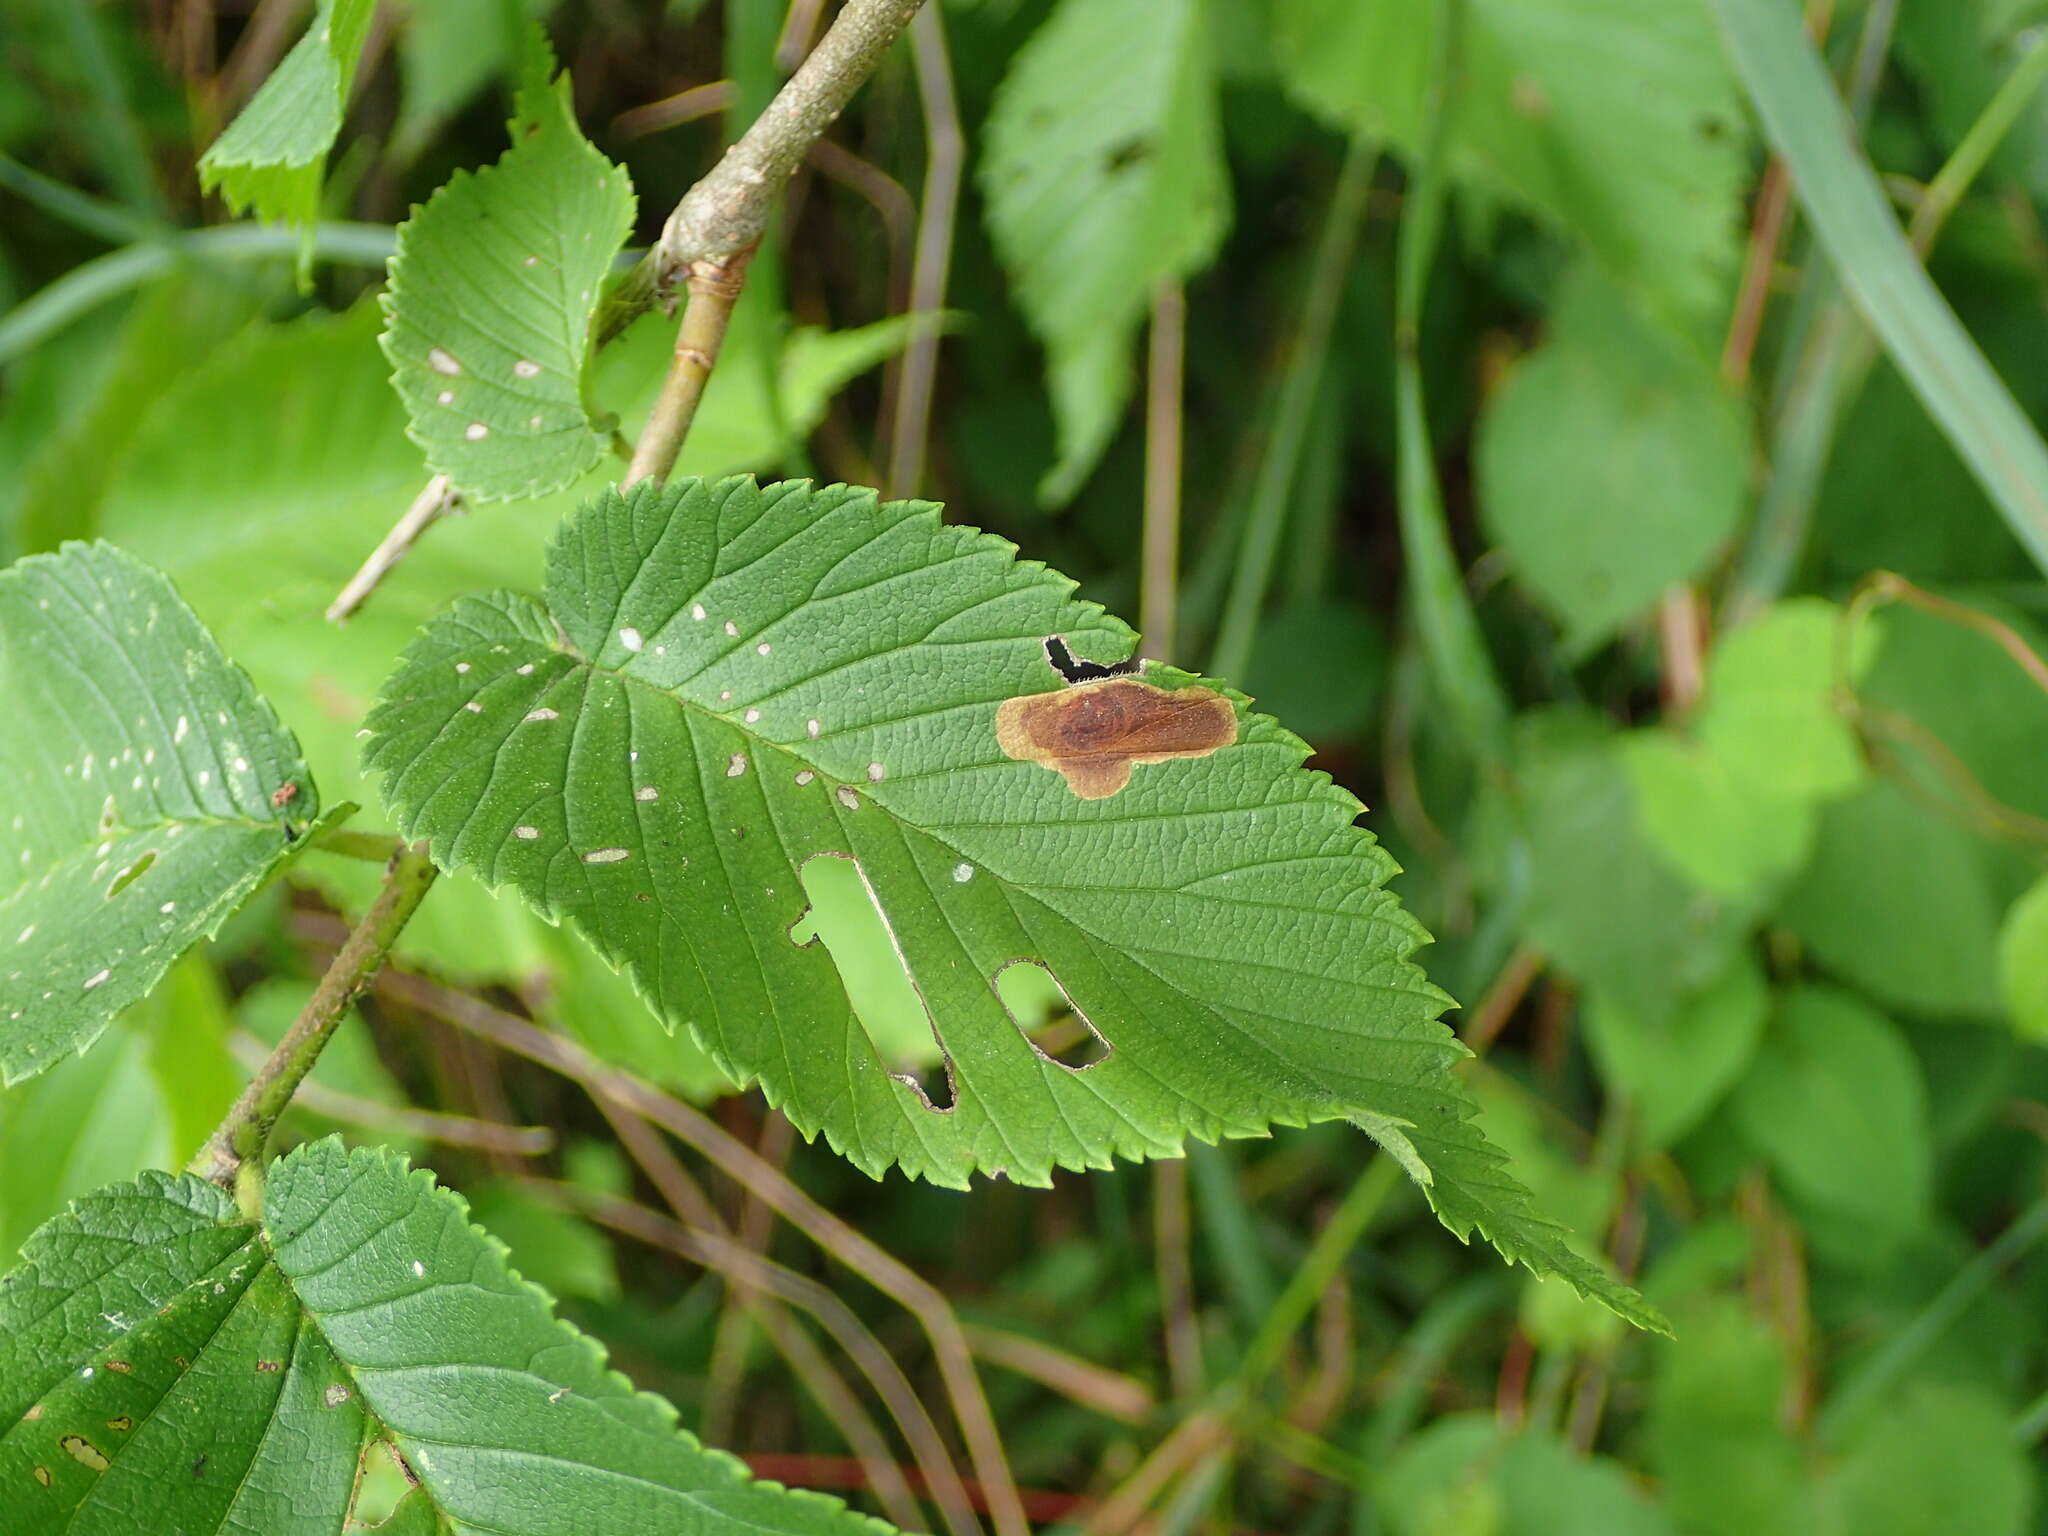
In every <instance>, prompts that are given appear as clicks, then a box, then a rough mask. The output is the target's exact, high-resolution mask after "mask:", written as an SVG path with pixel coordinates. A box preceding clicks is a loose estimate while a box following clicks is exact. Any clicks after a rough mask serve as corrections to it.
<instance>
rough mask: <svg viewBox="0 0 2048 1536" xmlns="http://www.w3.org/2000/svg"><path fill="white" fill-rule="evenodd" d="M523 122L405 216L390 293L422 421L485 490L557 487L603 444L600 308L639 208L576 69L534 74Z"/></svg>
mask: <svg viewBox="0 0 2048 1536" xmlns="http://www.w3.org/2000/svg"><path fill="white" fill-rule="evenodd" d="M512 133H513V140H514V143H513V147H512V148H511V149H510V150H509V151H507V152H506V154H505V156H504V157H503V158H502V159H501V160H499V161H498V163H497V164H496V165H493V166H487V167H485V168H484V169H483V170H480V171H476V172H474V173H460V172H459V173H457V174H456V175H455V176H453V177H452V178H450V179H449V181H448V182H447V184H446V185H445V186H443V187H442V188H441V189H440V190H439V191H437V192H436V193H435V194H434V195H433V196H432V197H431V198H429V199H428V200H427V202H426V204H425V206H424V207H422V208H420V209H419V210H417V211H416V212H415V213H414V214H413V216H412V217H411V218H410V219H408V220H407V221H406V222H405V223H404V224H403V225H401V226H400V227H399V231H398V254H397V255H396V256H395V257H393V259H392V263H391V283H390V287H389V289H388V290H387V291H386V293H385V294H384V297H383V304H384V309H385V312H386V314H388V315H389V317H390V324H389V325H388V327H387V328H386V330H385V332H384V351H385V355H386V356H388V357H389V358H390V359H391V363H392V367H393V373H392V384H393V385H394V386H395V387H396V388H397V390H398V393H399V395H400V396H401V397H402V398H403V399H404V401H405V406H406V412H407V414H408V416H409V417H410V426H409V428H408V431H409V434H410V436H411V437H412V439H413V441H414V442H416V443H418V444H419V446H420V447H421V448H422V449H423V450H425V452H426V456H427V463H428V464H429V465H431V466H432V467H433V469H434V470H435V471H436V472H437V473H439V474H444V475H446V476H448V477H449V479H450V480H452V481H453V482H454V483H455V485H456V487H457V488H458V489H460V490H462V491H464V492H466V493H468V494H469V495H471V496H473V497H475V498H477V499H479V500H485V501H490V500H497V499H501V498H506V497H517V496H538V495H543V494H545V493H546V492H548V491H552V490H558V489H560V488H561V487H562V486H565V485H567V484H569V483H570V482H571V481H572V480H574V479H575V478H576V477H577V476H578V475H580V474H582V473H583V472H584V471H585V470H587V469H589V468H590V466H591V465H593V464H595V463H596V462H597V459H598V456H599V454H600V453H601V452H602V451H603V448H604V441H605V437H604V434H603V433H601V432H600V430H599V424H598V423H597V422H596V421H595V420H594V419H593V417H592V415H591V413H590V411H589V409H588V408H587V407H586V404H585V400H584V393H585V391H584V385H585V377H584V374H585V368H586V366H587V364H588V361H589V356H590V350H591V349H590V342H589V338H590V318H591V316H592V315H593V314H594V313H595V312H596V309H597V303H598V299H599V298H600V296H601V295H602V293H603V290H604V280H605V275H606V273H607V272H608V271H609V270H610V267H611V260H612V256H613V254H614V253H615V252H616V251H617V250H618V248H619V244H620V242H621V241H623V240H624V239H625V238H626V234H627V231H628V230H629V229H631V227H632V222H633V206H634V204H633V186H632V182H631V180H630V178H628V176H627V175H626V172H625V171H624V170H623V169H622V168H620V167H618V166H615V165H613V164H612V163H611V162H610V161H608V160H606V159H605V157H604V156H603V155H601V154H599V153H598V152H597V151H596V150H595V149H593V148H592V147H591V146H590V143H589V141H588V140H586V139H585V138H584V137H583V135H582V133H581V132H580V131H579V130H578V129H577V126H576V119H575V115H574V112H573V110H572V109H571V107H570V103H569V77H568V76H567V75H562V76H560V77H559V78H557V79H556V80H555V81H554V82H552V83H549V82H548V81H546V80H545V79H542V78H538V77H530V78H529V79H528V82H527V84H526V87H525V89H523V90H522V91H521V92H520V96H519V115H518V117H517V118H516V119H515V120H514V122H513V124H512Z"/></svg>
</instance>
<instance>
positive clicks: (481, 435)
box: [462, 421, 491, 443]
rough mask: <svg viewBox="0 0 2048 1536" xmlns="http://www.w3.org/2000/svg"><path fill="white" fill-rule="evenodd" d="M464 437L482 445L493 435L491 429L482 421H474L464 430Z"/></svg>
mask: <svg viewBox="0 0 2048 1536" xmlns="http://www.w3.org/2000/svg"><path fill="white" fill-rule="evenodd" d="M462 435H463V436H464V437H466V438H468V439H469V440H470V441H471V442H472V443H480V442H482V441H483V440H484V439H485V438H487V437H489V436H490V435H491V429H490V428H489V427H487V426H485V425H484V424H483V423H482V422H480V421H472V422H471V423H470V424H469V425H468V426H466V427H464V428H463V429H462Z"/></svg>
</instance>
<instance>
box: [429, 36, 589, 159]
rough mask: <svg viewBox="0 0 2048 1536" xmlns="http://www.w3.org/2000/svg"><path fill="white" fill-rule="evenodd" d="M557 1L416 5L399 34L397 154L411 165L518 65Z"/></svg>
mask: <svg viewBox="0 0 2048 1536" xmlns="http://www.w3.org/2000/svg"><path fill="white" fill-rule="evenodd" d="M554 7H555V0H412V3H411V4H409V5H408V6H407V8H406V9H407V15H406V20H405V26H404V29H403V30H402V31H401V32H400V33H399V34H398V65H399V73H400V76H401V78H402V79H403V81H404V94H403V96H402V97H401V98H400V101H399V106H398V121H397V123H396V124H395V125H394V126H393V128H392V130H391V153H392V154H393V156H395V157H396V158H397V159H399V160H401V161H404V160H411V159H413V158H414V157H415V156H417V155H418V154H419V152H420V151H421V150H422V149H423V148H425V147H426V145H427V143H428V141H429V140H430V139H432V138H433V136H434V135H435V134H436V133H438V132H439V131H440V130H441V128H442V126H443V124H445V123H446V121H447V120H448V119H449V118H450V117H453V116H454V115H455V114H456V113H457V112H459V111H461V110H462V109H463V108H464V107H466V106H467V105H468V104H469V103H470V101H471V100H472V99H473V98H474V97H475V96H476V95H478V93H480V92H481V91H482V90H483V89H484V87H485V86H487V85H489V84H490V83H491V81H492V80H493V79H495V78H497V77H498V76H501V75H505V74H509V73H511V71H512V70H513V69H514V68H515V67H516V66H517V65H518V62H519V56H520V49H521V47H522V44H523V40H524V39H525V37H526V35H527V25H528V23H529V22H533V21H538V20H540V19H541V18H543V17H544V16H546V15H547V13H548V12H550V11H552V10H553V9H554Z"/></svg>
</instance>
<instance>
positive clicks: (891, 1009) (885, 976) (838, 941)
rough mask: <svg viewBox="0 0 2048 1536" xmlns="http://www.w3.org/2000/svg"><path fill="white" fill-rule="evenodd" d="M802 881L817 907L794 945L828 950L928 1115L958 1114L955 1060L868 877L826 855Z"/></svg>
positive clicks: (891, 1063) (796, 931)
mask: <svg viewBox="0 0 2048 1536" xmlns="http://www.w3.org/2000/svg"><path fill="white" fill-rule="evenodd" d="M797 878H798V880H799V881H800V882H801V883H802V885H803V888H804V894H805V895H806V896H808V897H809V898H810V903H811V904H810V906H809V907H808V908H807V909H805V911H804V914H803V916H802V917H800V918H798V919H797V920H796V922H794V923H793V924H791V925H790V929H789V937H790V941H791V942H792V943H794V944H796V945H797V946H798V947H799V948H808V947H809V946H810V945H812V944H815V943H817V942H819V941H820V940H822V941H823V942H824V945H825V952H826V953H827V954H829V955H830V956H831V957H832V963H833V964H834V965H836V966H837V967H838V968H839V980H840V984H841V985H842V986H844V987H845V988H846V995H847V997H848V998H849V999H850V1000H851V1001H852V1003H853V1011H854V1016H855V1017H856V1018H858V1019H859V1020H860V1025H861V1028H862V1029H863V1030H864V1031H866V1033H867V1037H868V1040H869V1042H870V1043H871V1044H872V1045H873V1046H874V1048H875V1055H876V1056H877V1057H878V1058H879V1059H880V1061H881V1063H882V1065H883V1067H884V1068H885V1069H887V1071H888V1073H889V1075H890V1076H891V1077H893V1078H895V1079H896V1080H897V1081H898V1082H901V1083H905V1084H907V1085H908V1086H910V1087H911V1088H913V1089H915V1090H916V1092H917V1095H918V1097H919V1098H921V1099H922V1100H924V1103H925V1106H926V1107H927V1108H929V1109H933V1110H948V1109H951V1108H952V1107H953V1100H954V1091H953V1063H952V1058H951V1057H950V1056H948V1055H947V1053H946V1045H945V1042H944V1041H943V1040H941V1039H940V1038H939V1031H938V1025H937V1024H936V1023H935V1022H934V1021H933V1019H932V1016H931V1011H930V1009H929V1008H928V1007H927V1006H926V1004H925V1000H924V994H923V992H922V991H921V990H920V989H919V987H918V985H917V979H916V978H915V977H914V976H912V975H911V973H910V965H909V962H908V961H907V960H905V959H904V957H903V951H902V948H901V946H899V945H898V943H897V942H896V934H895V930H894V929H892V928H891V927H890V926H889V918H888V914H886V913H885V912H884V911H883V910H882V904H881V901H880V899H879V898H878V897H877V896H876V895H875V891H874V887H873V886H871V885H870V884H869V883H868V877H867V873H866V871H864V870H863V869H862V868H861V867H860V863H859V861H858V860H856V859H854V858H852V857H851V856H850V855H847V854H843V853H819V854H813V855H812V856H811V857H810V858H808V859H806V860H805V861H804V863H803V867H802V868H801V869H800V870H799V871H798V872H797Z"/></svg>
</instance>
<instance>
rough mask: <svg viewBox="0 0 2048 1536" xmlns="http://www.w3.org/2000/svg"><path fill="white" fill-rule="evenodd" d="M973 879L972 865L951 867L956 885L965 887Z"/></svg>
mask: <svg viewBox="0 0 2048 1536" xmlns="http://www.w3.org/2000/svg"><path fill="white" fill-rule="evenodd" d="M973 878H974V866H973V865H972V864H955V865H954V866H953V879H954V881H955V882H956V883H957V884H960V885H965V884H966V883H967V882H968V881H970V880H972V879H973Z"/></svg>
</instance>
